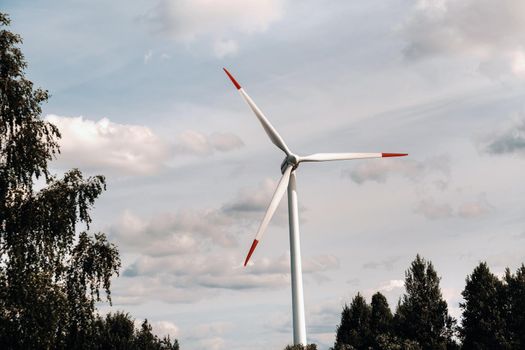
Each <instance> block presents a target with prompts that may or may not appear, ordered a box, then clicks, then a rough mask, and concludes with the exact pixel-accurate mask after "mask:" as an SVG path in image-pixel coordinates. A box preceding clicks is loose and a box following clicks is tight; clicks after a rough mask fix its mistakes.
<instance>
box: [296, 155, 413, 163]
mask: <svg viewBox="0 0 525 350" xmlns="http://www.w3.org/2000/svg"><path fill="white" fill-rule="evenodd" d="M407 155H408V154H407V153H314V154H310V155H309V156H305V157H299V162H327V161H332V160H351V159H365V158H385V157H403V156H407Z"/></svg>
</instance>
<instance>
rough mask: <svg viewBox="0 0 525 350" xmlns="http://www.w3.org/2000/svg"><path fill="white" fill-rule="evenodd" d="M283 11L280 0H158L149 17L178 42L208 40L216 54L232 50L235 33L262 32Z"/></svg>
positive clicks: (230, 52)
mask: <svg viewBox="0 0 525 350" xmlns="http://www.w3.org/2000/svg"><path fill="white" fill-rule="evenodd" d="M283 12H284V0H252V1H244V0H222V1H213V0H161V1H159V3H158V5H157V7H156V8H155V10H154V11H153V13H152V14H151V16H150V18H149V20H150V22H151V23H152V25H153V26H154V27H157V29H158V30H160V31H161V32H162V33H164V34H166V35H168V36H170V37H172V38H173V39H175V40H177V41H181V42H185V43H188V42H192V41H195V40H199V39H203V38H204V39H206V40H211V41H212V42H213V50H214V53H215V54H216V55H217V56H218V57H224V56H226V55H231V54H234V53H236V52H237V51H238V45H237V43H236V41H235V40H234V38H235V37H237V36H239V35H249V34H253V33H257V32H264V31H265V30H266V29H267V28H268V26H269V25H270V24H271V23H272V22H275V21H277V20H279V19H280V18H282V16H283Z"/></svg>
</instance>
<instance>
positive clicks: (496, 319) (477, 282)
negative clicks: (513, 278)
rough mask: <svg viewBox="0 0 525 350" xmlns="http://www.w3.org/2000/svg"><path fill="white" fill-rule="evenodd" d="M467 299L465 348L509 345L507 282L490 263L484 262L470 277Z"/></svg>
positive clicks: (488, 347) (464, 323)
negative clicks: (506, 301) (505, 305)
mask: <svg viewBox="0 0 525 350" xmlns="http://www.w3.org/2000/svg"><path fill="white" fill-rule="evenodd" d="M461 294H462V295H463V298H464V299H465V302H463V303H461V304H460V307H461V308H462V310H463V315H462V325H461V328H460V334H461V339H462V341H463V346H462V347H463V349H467V350H470V349H480V350H483V349H487V350H488V349H505V348H508V341H507V339H506V338H507V330H506V329H507V327H506V324H505V323H506V322H505V314H504V304H505V302H504V294H505V293H504V285H503V283H502V282H501V281H500V280H499V279H498V278H497V277H496V276H495V275H493V274H492V273H491V272H490V271H489V268H488V266H487V264H486V263H484V262H482V263H480V264H479V265H478V266H477V267H476V268H475V269H474V271H473V272H472V275H470V276H468V277H467V279H466V286H465V289H464V290H463V292H462V293H461Z"/></svg>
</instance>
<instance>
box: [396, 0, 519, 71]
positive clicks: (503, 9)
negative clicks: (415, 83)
mask: <svg viewBox="0 0 525 350" xmlns="http://www.w3.org/2000/svg"><path fill="white" fill-rule="evenodd" d="M403 34H404V35H405V37H406V39H407V40H408V45H407V47H406V48H405V55H406V56H407V57H409V58H420V57H424V56H431V55H440V54H451V55H466V56H469V57H474V58H476V59H477V60H478V62H479V63H480V70H481V71H482V72H484V73H486V74H488V75H492V76H498V75H503V74H513V75H514V76H517V77H524V76H525V74H524V71H525V58H524V57H525V51H524V49H525V46H524V43H525V2H523V1H522V0H500V1H492V0H462V1H459V0H439V1H436V0H434V1H432V0H419V1H418V2H417V4H416V6H415V7H414V9H413V12H412V14H411V16H410V17H409V18H408V20H407V21H406V23H405V24H404V27H403Z"/></svg>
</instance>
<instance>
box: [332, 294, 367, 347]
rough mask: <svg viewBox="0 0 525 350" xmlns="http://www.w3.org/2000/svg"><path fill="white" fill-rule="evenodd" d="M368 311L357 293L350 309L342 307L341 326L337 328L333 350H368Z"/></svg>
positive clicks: (363, 300) (346, 306) (364, 301)
mask: <svg viewBox="0 0 525 350" xmlns="http://www.w3.org/2000/svg"><path fill="white" fill-rule="evenodd" d="M370 311H371V310H370V306H369V305H368V304H367V303H366V300H365V299H364V298H363V297H362V296H361V294H359V293H357V295H356V296H355V297H354V299H353V300H352V303H351V304H350V307H348V305H345V306H344V308H343V311H342V313H341V324H340V325H339V326H338V327H337V332H336V341H335V344H334V349H335V350H340V349H368V347H369V346H370V345H371V336H370ZM349 346H350V347H349Z"/></svg>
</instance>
